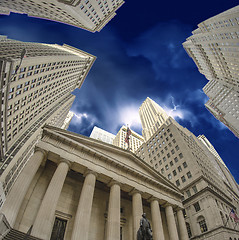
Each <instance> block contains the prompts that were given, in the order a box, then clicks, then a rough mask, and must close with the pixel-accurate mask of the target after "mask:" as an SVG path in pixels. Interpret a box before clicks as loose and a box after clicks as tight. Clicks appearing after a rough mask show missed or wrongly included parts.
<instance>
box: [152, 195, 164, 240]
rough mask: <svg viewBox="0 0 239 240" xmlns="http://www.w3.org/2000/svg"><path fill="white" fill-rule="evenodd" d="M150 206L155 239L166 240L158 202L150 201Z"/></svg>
mask: <svg viewBox="0 0 239 240" xmlns="http://www.w3.org/2000/svg"><path fill="white" fill-rule="evenodd" d="M150 206H151V215H152V230H153V239H154V240H164V239H165V238H164V232H163V224H162V218H161V212H160V207H159V202H158V200H157V199H155V198H152V199H151V200H150Z"/></svg>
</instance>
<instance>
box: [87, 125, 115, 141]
mask: <svg viewBox="0 0 239 240" xmlns="http://www.w3.org/2000/svg"><path fill="white" fill-rule="evenodd" d="M90 138H94V139H97V140H99V141H102V142H105V143H109V144H113V140H114V138H115V135H114V134H112V133H110V132H107V131H105V130H103V129H101V128H98V127H96V126H94V128H93V130H92V132H91V134H90Z"/></svg>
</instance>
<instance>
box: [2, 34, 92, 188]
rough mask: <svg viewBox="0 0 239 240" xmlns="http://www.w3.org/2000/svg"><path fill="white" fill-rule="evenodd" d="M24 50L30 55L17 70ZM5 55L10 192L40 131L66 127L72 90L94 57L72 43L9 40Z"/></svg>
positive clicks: (5, 155) (5, 169) (5, 178)
mask: <svg viewBox="0 0 239 240" xmlns="http://www.w3.org/2000/svg"><path fill="white" fill-rule="evenodd" d="M23 49H25V50H26V56H25V58H24V59H23V60H22V63H21V66H20V67H19V69H18V70H17V68H16V66H17V65H19V64H20V60H19V58H20V55H21V52H22V50H23ZM0 52H1V55H0V66H1V69H0V76H1V79H0V88H1V92H0V95H1V105H0V106H1V122H2V125H1V132H0V135H1V138H0V139H1V140H0V141H1V144H0V146H1V149H0V153H1V156H0V157H1V165H0V175H1V177H0V181H1V182H2V183H3V188H4V191H5V192H6V193H7V192H8V191H9V189H10V188H11V186H12V184H13V182H14V181H15V179H16V177H17V176H18V174H19V172H20V171H21V169H22V168H23V166H24V165H25V164H26V162H27V160H28V159H29V156H30V155H31V154H32V152H33V148H34V146H35V144H36V142H37V140H38V138H39V136H40V135H41V127H42V126H43V125H44V124H45V123H48V124H51V125H53V126H58V127H62V125H63V124H64V121H65V118H66V116H67V114H68V112H69V110H70V107H71V105H72V103H73V101H74V98H75V96H73V95H72V94H71V92H72V91H73V90H74V89H76V88H80V87H81V85H82V83H83V81H84V79H85V77H86V75H87V73H88V72H89V70H90V68H91V66H92V64H93V62H94V60H95V57H94V56H92V55H90V54H88V53H86V52H83V51H81V50H79V49H76V48H73V47H71V46H68V45H63V46H60V45H57V44H41V43H30V42H20V41H16V40H11V39H7V37H4V36H1V37H0ZM16 70H17V71H16ZM23 146H24V147H23Z"/></svg>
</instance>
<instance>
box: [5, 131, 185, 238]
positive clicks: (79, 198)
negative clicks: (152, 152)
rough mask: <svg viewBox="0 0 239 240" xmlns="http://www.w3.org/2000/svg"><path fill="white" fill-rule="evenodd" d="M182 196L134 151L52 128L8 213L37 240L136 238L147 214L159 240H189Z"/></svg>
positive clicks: (21, 180)
mask: <svg viewBox="0 0 239 240" xmlns="http://www.w3.org/2000/svg"><path fill="white" fill-rule="evenodd" d="M16 196H17V197H16ZM181 198H182V194H181V193H180V191H179V189H178V188H177V187H176V186H175V185H174V184H173V183H171V182H170V181H169V180H167V179H166V178H165V177H163V176H162V175H161V174H159V173H158V172H157V171H155V170H154V169H153V168H151V167H150V166H149V165H148V164H147V163H146V162H145V161H142V160H141V159H140V158H138V157H137V156H136V155H135V154H133V153H132V152H130V151H126V150H124V149H121V148H118V147H116V146H113V145H109V144H106V143H104V142H102V141H98V140H95V139H92V138H88V137H84V136H81V135H79V134H75V133H71V132H68V131H66V130H62V129H59V128H56V127H53V126H45V127H44V130H43V136H42V138H41V140H40V141H39V142H38V144H37V147H36V149H35V153H34V155H33V156H32V157H31V159H30V160H29V161H28V163H27V165H26V166H25V168H24V169H23V171H22V173H21V174H20V176H19V178H18V179H17V181H16V183H15V185H14V186H13V188H12V189H11V191H10V193H9V195H8V197H7V200H6V201H5V203H4V205H3V207H2V209H1V213H2V214H4V215H5V216H6V219H7V220H8V221H9V223H10V226H11V228H14V229H15V230H16V229H17V230H19V231H21V232H25V233H26V232H27V231H28V230H29V229H31V233H30V235H31V236H34V237H36V238H37V239H38V238H39V239H44V240H48V239H51V240H55V239H57V240H63V239H64V240H78V239H81V240H95V239H97V240H113V239H114V240H136V239H137V230H138V229H139V226H140V219H141V217H142V213H143V212H145V213H146V214H147V218H148V219H149V221H150V222H151V225H152V229H153V238H154V240H179V239H180V240H187V239H188V236H187V230H186V225H185V220H184V217H183V211H182V202H181ZM31 226H32V227H31ZM8 231H9V230H6V233H7V234H8V235H9V234H11V232H12V231H13V229H11V231H10V232H9V233H8ZM58 233H59V234H58ZM29 237H30V236H29ZM34 239H35V238H34Z"/></svg>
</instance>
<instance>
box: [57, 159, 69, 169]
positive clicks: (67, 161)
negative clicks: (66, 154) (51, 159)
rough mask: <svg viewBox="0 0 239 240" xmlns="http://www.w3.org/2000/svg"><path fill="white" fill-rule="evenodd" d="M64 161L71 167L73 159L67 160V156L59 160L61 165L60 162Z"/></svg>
mask: <svg viewBox="0 0 239 240" xmlns="http://www.w3.org/2000/svg"><path fill="white" fill-rule="evenodd" d="M62 162H64V163H66V164H67V165H68V167H69V169H70V167H71V161H69V160H67V159H65V158H60V160H59V162H58V165H59V164H60V163H62Z"/></svg>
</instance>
